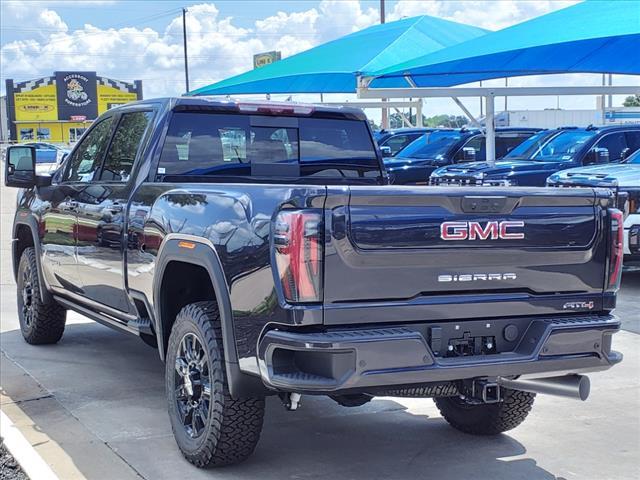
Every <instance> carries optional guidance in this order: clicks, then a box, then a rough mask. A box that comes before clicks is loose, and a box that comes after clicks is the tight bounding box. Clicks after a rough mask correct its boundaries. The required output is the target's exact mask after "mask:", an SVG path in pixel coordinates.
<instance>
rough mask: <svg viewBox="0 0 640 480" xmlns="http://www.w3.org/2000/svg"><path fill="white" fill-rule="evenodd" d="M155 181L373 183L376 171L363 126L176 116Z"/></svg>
mask: <svg viewBox="0 0 640 480" xmlns="http://www.w3.org/2000/svg"><path fill="white" fill-rule="evenodd" d="M158 175H159V176H161V177H163V178H165V179H166V178H167V177H175V176H180V177H183V176H228V177H247V176H254V177H255V176H257V177H285V178H290V177H301V176H322V177H340V178H358V177H374V178H377V177H378V176H380V166H379V163H378V159H377V157H376V154H375V149H374V146H373V142H372V140H371V137H370V134H369V130H368V128H367V126H366V124H365V123H364V122H363V121H358V120H343V119H325V118H295V117H269V116H259V115H255V116H250V115H240V114H212V113H195V112H177V113H174V115H173V116H172V119H171V122H170V124H169V129H168V132H167V136H166V139H165V143H164V146H163V148H162V153H161V155H160V163H159V165H158Z"/></svg>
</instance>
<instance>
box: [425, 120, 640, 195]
mask: <svg viewBox="0 0 640 480" xmlns="http://www.w3.org/2000/svg"><path fill="white" fill-rule="evenodd" d="M639 147H640V125H616V126H589V127H586V128H575V127H567V128H559V129H557V130H551V131H547V132H541V133H539V134H538V135H536V136H534V137H532V138H531V139H530V140H529V142H528V143H527V144H523V145H521V149H519V150H514V151H513V152H511V154H510V155H508V156H506V157H505V158H503V159H502V160H498V161H496V162H495V164H491V163H489V162H475V163H469V164H467V165H464V166H459V165H452V166H448V167H443V168H439V169H438V170H436V171H434V172H433V174H432V175H431V178H430V179H429V183H430V184H431V185H442V184H467V185H468V184H471V185H478V184H483V185H505V186H508V185H522V186H538V187H541V186H544V185H545V184H546V181H547V178H548V177H549V175H551V174H553V173H555V172H558V171H560V170H566V169H568V168H574V167H579V166H582V165H593V164H602V163H616V162H620V161H621V160H623V159H624V158H626V157H628V156H629V155H630V154H631V153H633V152H635V151H636V150H638V148H639Z"/></svg>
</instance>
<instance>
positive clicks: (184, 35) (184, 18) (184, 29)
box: [182, 8, 189, 93]
mask: <svg viewBox="0 0 640 480" xmlns="http://www.w3.org/2000/svg"><path fill="white" fill-rule="evenodd" d="M182 39H183V41H184V83H185V85H186V87H187V93H188V92H189V60H188V59H187V9H186V8H183V9H182Z"/></svg>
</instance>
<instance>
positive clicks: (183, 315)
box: [165, 302, 265, 468]
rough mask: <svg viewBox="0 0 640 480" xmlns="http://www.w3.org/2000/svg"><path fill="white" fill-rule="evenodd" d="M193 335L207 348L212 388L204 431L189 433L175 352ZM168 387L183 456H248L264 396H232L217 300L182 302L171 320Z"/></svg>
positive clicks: (212, 461)
mask: <svg viewBox="0 0 640 480" xmlns="http://www.w3.org/2000/svg"><path fill="white" fill-rule="evenodd" d="M188 334H194V335H195V336H196V337H197V339H198V341H199V342H200V344H201V346H202V348H203V349H204V350H205V352H206V353H207V362H208V377H209V379H210V385H211V387H210V388H211V392H210V402H209V412H208V417H207V419H206V420H207V421H206V422H203V423H204V424H205V425H204V429H203V433H201V434H200V436H199V437H197V438H192V437H191V436H189V433H188V432H187V430H186V429H185V426H184V425H183V422H182V420H181V416H180V413H179V410H178V409H179V407H178V401H177V399H178V393H177V392H176V387H175V378H176V377H175V372H176V357H177V356H178V352H179V348H180V343H181V341H182V339H183V338H184V337H185V336H186V335H188ZM165 378H166V387H167V398H168V401H169V418H170V420H171V428H172V429H173V434H174V437H175V439H176V443H177V444H178V447H179V448H180V451H181V452H182V454H183V455H184V457H185V458H186V459H187V460H188V461H189V462H191V463H193V464H194V465H196V466H197V467H201V468H207V467H214V466H223V465H231V464H234V463H239V462H242V461H243V460H245V459H246V458H247V457H249V456H250V455H251V454H252V453H253V451H254V449H255V447H256V445H257V443H258V440H259V439H260V432H261V430H262V421H263V417H264V406H265V402H264V398H263V397H255V398H253V397H250V398H232V397H231V395H230V394H229V388H228V380H227V374H226V370H225V359H224V348H223V344H222V333H221V327H220V316H219V312H218V307H217V305H216V303H215V302H198V303H192V304H190V305H187V306H186V307H184V308H183V309H182V310H181V311H180V313H178V316H177V317H176V321H175V323H174V324H173V327H172V330H171V335H170V337H169V344H168V347H167V358H166V372H165Z"/></svg>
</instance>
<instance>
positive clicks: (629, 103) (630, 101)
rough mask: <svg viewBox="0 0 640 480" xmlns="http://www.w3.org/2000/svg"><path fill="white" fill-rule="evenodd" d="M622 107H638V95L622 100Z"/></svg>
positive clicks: (639, 97) (639, 99) (639, 102)
mask: <svg viewBox="0 0 640 480" xmlns="http://www.w3.org/2000/svg"><path fill="white" fill-rule="evenodd" d="M622 105H623V106H625V107H640V95H629V96H628V97H627V98H625V99H624V102H622Z"/></svg>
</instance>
